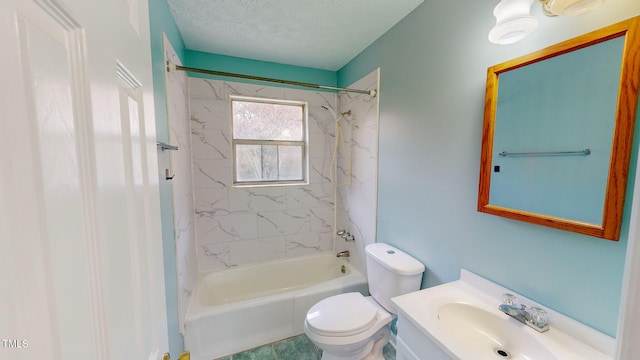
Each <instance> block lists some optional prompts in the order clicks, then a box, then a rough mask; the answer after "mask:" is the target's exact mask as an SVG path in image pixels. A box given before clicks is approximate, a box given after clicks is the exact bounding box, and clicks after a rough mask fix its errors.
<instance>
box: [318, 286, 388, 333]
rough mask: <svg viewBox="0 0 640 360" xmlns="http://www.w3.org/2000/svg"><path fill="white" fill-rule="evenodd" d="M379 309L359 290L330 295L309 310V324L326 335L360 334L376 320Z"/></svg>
mask: <svg viewBox="0 0 640 360" xmlns="http://www.w3.org/2000/svg"><path fill="white" fill-rule="evenodd" d="M377 313H378V310H377V309H376V308H375V307H374V306H373V305H372V304H371V303H369V302H368V301H367V300H365V298H364V296H362V294H360V293H358V292H353V293H346V294H341V295H336V296H331V297H328V298H326V299H324V300H321V301H320V302H318V303H317V304H315V305H314V306H312V307H311V309H309V311H308V312H307V319H306V320H307V326H308V327H309V328H310V329H311V330H312V331H313V332H314V333H316V334H318V335H324V336H348V335H355V334H359V333H361V332H363V331H365V330H367V329H368V328H370V327H371V326H372V325H373V324H374V323H375V321H376V314H377Z"/></svg>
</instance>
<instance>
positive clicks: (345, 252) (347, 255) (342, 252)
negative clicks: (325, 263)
mask: <svg viewBox="0 0 640 360" xmlns="http://www.w3.org/2000/svg"><path fill="white" fill-rule="evenodd" d="M336 257H349V250H345V251H340V252H339V253H337V254H336Z"/></svg>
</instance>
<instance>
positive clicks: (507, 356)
mask: <svg viewBox="0 0 640 360" xmlns="http://www.w3.org/2000/svg"><path fill="white" fill-rule="evenodd" d="M493 351H494V352H495V353H496V355H498V356H499V357H500V358H501V359H511V355H510V354H509V353H508V352H507V351H506V350H504V349H501V348H495V349H493Z"/></svg>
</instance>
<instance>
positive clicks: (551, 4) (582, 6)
mask: <svg viewBox="0 0 640 360" xmlns="http://www.w3.org/2000/svg"><path fill="white" fill-rule="evenodd" d="M604 1H605V0H550V1H547V2H545V3H544V4H543V5H542V8H543V10H544V12H545V13H548V14H551V15H559V16H574V15H580V14H584V13H586V12H589V11H591V10H593V9H595V8H597V7H598V6H600V5H602V4H604Z"/></svg>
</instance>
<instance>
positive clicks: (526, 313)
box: [498, 293, 549, 332]
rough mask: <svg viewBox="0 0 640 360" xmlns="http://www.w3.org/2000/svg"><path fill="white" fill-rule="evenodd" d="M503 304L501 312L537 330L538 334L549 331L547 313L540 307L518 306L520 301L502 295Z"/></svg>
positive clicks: (510, 296)
mask: <svg viewBox="0 0 640 360" xmlns="http://www.w3.org/2000/svg"><path fill="white" fill-rule="evenodd" d="M502 299H503V300H502V301H503V304H500V306H499V307H498V308H499V309H500V311H502V312H503V313H505V314H507V315H509V316H511V317H512V318H514V319H516V320H518V321H520V322H521V323H523V324H525V325H527V326H529V327H531V328H533V329H535V330H536V331H538V332H545V331H547V330H549V322H548V321H547V312H546V311H544V310H543V309H541V308H539V307H529V308H527V306H526V305H524V304H523V305H520V306H518V300H517V298H516V297H515V296H513V295H512V294H508V293H507V294H503V295H502Z"/></svg>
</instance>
